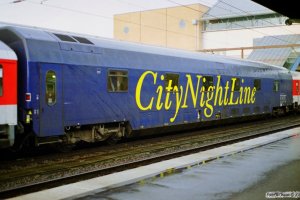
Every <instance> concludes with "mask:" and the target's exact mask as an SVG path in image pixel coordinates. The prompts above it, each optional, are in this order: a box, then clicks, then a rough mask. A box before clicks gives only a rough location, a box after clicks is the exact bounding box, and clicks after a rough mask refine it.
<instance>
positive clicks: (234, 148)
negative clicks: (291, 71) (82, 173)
mask: <svg viewBox="0 0 300 200" xmlns="http://www.w3.org/2000/svg"><path fill="white" fill-rule="evenodd" d="M299 133H300V128H294V129H290V130H286V131H282V132H278V133H274V134H272V135H267V136H263V137H259V138H255V139H251V140H247V141H244V142H239V143H236V144H232V145H228V146H223V147H219V148H216V149H211V150H207V151H203V152H199V153H196V154H191V155H187V156H183V157H179V158H175V159H171V160H166V161H163V162H159V163H154V164H150V165H147V166H143V167H138V168H134V169H130V170H126V171H122V172H118V173H114V174H110V175H106V176H102V177H97V178H93V179H90V180H86V181H81V182H77V183H73V184H69V185H64V186H60V187H56V188H52V189H48V190H44V191H40V192H35V193H31V194H27V195H23V196H19V197H15V198H12V199H22V200H27V199H28V200H29V199H30V200H32V199H41V200H43V199H45V200H48V199H49V200H53V199H76V198H80V197H84V196H90V197H91V199H94V198H93V195H94V194H95V193H98V194H99V195H102V194H103V192H104V191H107V190H110V189H112V188H117V187H121V186H126V185H129V184H133V183H140V185H141V184H142V185H143V184H144V183H147V184H148V181H149V180H150V179H151V178H153V177H160V176H164V175H166V174H169V172H170V171H174V169H186V168H190V166H197V165H199V167H200V168H201V167H202V168H201V170H204V171H201V170H200V172H199V173H201V174H203V173H204V172H205V168H206V170H210V171H211V172H212V173H211V174H210V173H209V174H206V176H207V179H208V178H209V177H210V175H212V176H213V175H218V176H219V177H223V178H224V179H222V180H228V183H226V182H222V181H220V182H214V183H215V184H216V185H212V184H213V183H210V184H209V182H205V183H204V185H203V186H201V187H199V188H198V187H197V186H196V185H193V184H192V183H189V185H186V184H184V185H183V188H184V187H189V188H190V187H197V191H202V190H204V189H205V191H210V192H209V194H212V193H213V194H221V193H222V191H218V189H217V190H209V188H210V187H209V186H211V187H213V188H222V187H221V186H222V185H224V184H225V185H228V184H231V185H233V187H237V188H238V186H240V185H241V183H239V182H238V181H237V180H236V179H238V178H239V177H243V176H242V174H238V175H231V176H230V174H229V172H226V170H225V172H224V173H222V174H219V173H218V171H219V170H218V169H217V168H216V169H214V167H216V166H214V165H212V164H213V163H214V162H216V161H219V162H220V161H222V160H223V161H224V160H226V159H228V158H230V157H233V156H238V155H244V154H247V153H251V152H253V151H254V150H251V151H247V150H249V149H253V148H256V147H259V146H263V145H266V144H269V143H273V142H275V141H280V140H282V139H284V138H289V137H292V136H294V137H296V136H297V135H298V134H299ZM296 138H297V137H296ZM299 141H300V140H299ZM299 146H300V142H299V143H298V149H297V148H295V149H294V151H295V153H293V151H292V152H291V155H294V154H295V155H296V156H297V155H298V156H300V150H299V149H300V148H299ZM245 151H246V152H245ZM240 152H242V153H240ZM279 152H281V151H279ZM285 153H287V152H285ZM297 153H299V154H297ZM280 155H281V154H280ZM224 156H225V157H224ZM219 157H224V158H222V159H217V160H215V161H212V162H210V163H208V164H205V163H207V161H208V160H211V159H215V158H219ZM281 157H283V158H284V157H285V154H282V155H281ZM266 158H267V157H266ZM261 162H262V161H261V160H260V161H259V160H255V159H254V160H252V161H251V160H250V161H249V162H247V163H248V164H247V166H245V168H244V169H247V170H248V171H246V173H244V176H248V178H249V179H250V182H251V181H252V182H253V181H256V180H258V179H259V178H260V174H259V173H258V174H257V173H255V172H254V171H253V172H252V171H251V170H252V169H255V168H257V167H259V166H260V165H261ZM276 162H277V161H274V162H272V161H268V162H265V163H269V164H268V165H262V166H265V167H266V169H269V168H270V167H272V166H276ZM223 164H224V163H223ZM223 164H222V165H223ZM225 164H226V161H225ZM225 166H226V165H225ZM197 167H198V166H197ZM203 167H205V168H203ZM192 168H196V167H192ZM200 168H199V169H200ZM231 168H232V167H231ZM236 170H237V169H236ZM262 171H264V170H262ZM176 176H177V174H174V175H172V176H168V177H165V178H163V179H161V181H163V180H168V178H171V179H172V178H173V179H174V180H171V181H170V182H171V183H174V184H180V182H178V181H180V180H181V179H180V178H179V179H178V177H177V178H176ZM192 176H193V175H192ZM158 179H159V178H158ZM195 180H196V179H195ZM233 180H234V181H233ZM242 182H243V181H242ZM147 184H145V185H147ZM133 185H134V184H133ZM150 185H151V184H150ZM138 187H139V186H138ZM142 187H145V186H142ZM175 188H176V187H175ZM201 188H202V189H201ZM180 189H182V188H178V191H180ZM141 191H143V190H141ZM220 192H221V193H220ZM129 193H130V198H129V197H128V196H127V198H125V197H126V194H125V196H123V197H122V198H113V199H141V198H142V197H143V198H142V199H161V198H163V197H161V198H160V196H157V198H156V197H155V196H153V195H154V194H155V193H156V194H161V193H160V192H157V191H156V192H154V194H149V195H150V196H148V195H147V194H148V193H143V192H141V193H135V192H129ZM163 193H166V194H169V195H171V196H170V197H169V198H173V199H174V198H175V199H180V198H179V197H180V195H179V194H178V195H179V196H178V195H176V196H174V195H175V194H177V193H176V190H175V192H170V191H168V192H166V191H163ZM118 194H119V195H121V193H118ZM109 195H110V194H109ZM134 195H137V196H136V198H134V197H135V196H134ZM141 195H142V196H141ZM119 197H120V196H119ZM147 197H149V198H147ZM176 197H178V198H176ZM198 197H199V196H198ZM100 198H101V197H100ZM194 198H195V197H194ZM95 199H98V198H95ZM104 199H106V198H104ZM164 199H168V196H165V198H164ZM185 199H186V198H185ZM191 199H193V198H191ZM198 199H199V198H198ZM208 199H209V198H208ZM212 199H214V198H212ZM216 199H218V198H216Z"/></svg>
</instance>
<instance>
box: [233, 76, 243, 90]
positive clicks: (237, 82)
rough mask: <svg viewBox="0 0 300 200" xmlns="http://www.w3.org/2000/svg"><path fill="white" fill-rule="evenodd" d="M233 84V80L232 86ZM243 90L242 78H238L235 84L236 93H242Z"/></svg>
mask: <svg viewBox="0 0 300 200" xmlns="http://www.w3.org/2000/svg"><path fill="white" fill-rule="evenodd" d="M232 83H233V80H232V79H231V85H232ZM240 88H241V79H240V78H236V80H235V84H234V91H240Z"/></svg>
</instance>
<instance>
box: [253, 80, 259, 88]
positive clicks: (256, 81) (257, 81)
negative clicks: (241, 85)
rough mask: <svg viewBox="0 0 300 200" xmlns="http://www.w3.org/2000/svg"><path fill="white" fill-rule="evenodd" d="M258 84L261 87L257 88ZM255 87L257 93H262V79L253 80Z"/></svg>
mask: <svg viewBox="0 0 300 200" xmlns="http://www.w3.org/2000/svg"><path fill="white" fill-rule="evenodd" d="M256 83H259V87H256ZM253 87H255V88H256V91H260V90H261V79H254V80H253Z"/></svg>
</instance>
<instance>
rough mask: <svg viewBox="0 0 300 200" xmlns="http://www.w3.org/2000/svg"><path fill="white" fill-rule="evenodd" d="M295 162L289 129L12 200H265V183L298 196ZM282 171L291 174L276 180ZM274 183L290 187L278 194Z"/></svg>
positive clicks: (297, 142) (297, 137)
mask: <svg viewBox="0 0 300 200" xmlns="http://www.w3.org/2000/svg"><path fill="white" fill-rule="evenodd" d="M287 138H288V139H287ZM284 139H285V140H284ZM257 147H260V148H257ZM249 150H251V151H249ZM299 158H300V128H294V129H290V130H286V131H282V132H278V133H274V134H271V135H267V136H263V137H259V138H255V139H251V140H247V141H244V142H239V143H236V144H232V145H228V146H223V147H219V148H215V149H211V150H207V151H203V152H199V153H196V154H191V155H187V156H183V157H179V158H175V159H171V160H166V161H163V162H159V163H154V164H151V165H147V166H142V167H138V168H135V169H131V170H126V171H122V172H118V173H114V174H110V175H106V176H102V177H97V178H93V179H90V180H86V181H81V182H78V183H73V184H69V185H64V186H60V187H56V188H53V189H49V190H44V191H40V192H35V193H32V194H27V195H23V196H19V197H15V198H12V199H22V200H26V199H30V200H32V199H45V200H48V199H49V200H50V199H51V200H53V199H174V200H175V199H249V198H250V197H251V198H250V199H265V192H272V191H273V190H272V191H268V190H269V188H270V187H266V188H263V186H268V185H270V184H271V185H272V184H274V182H272V181H271V183H269V182H268V181H270V180H271V179H274V180H277V182H278V183H275V185H279V189H276V191H282V190H283V191H284V192H285V191H297V190H298V191H299V192H300V177H299V174H300V173H299V171H300V170H299V169H300V163H299V162H300V161H299ZM209 161H211V162H209ZM282 167H283V168H287V169H289V170H288V171H290V172H293V173H296V174H294V175H290V174H289V175H285V176H279V178H278V176H277V175H278V174H277V173H278V172H279V171H280V170H282ZM291 169H292V171H291ZM293 170H296V171H295V172H294V171H293ZM297 170H298V175H297ZM297 176H298V178H297ZM285 177H290V178H292V179H293V180H294V181H292V180H285V179H284V178H285ZM294 178H295V179H294ZM280 182H281V184H285V185H286V184H291V185H288V187H287V188H281V189H280V184H279V183H280ZM257 184H261V186H259V187H255V186H256V185H257ZM275 188H276V187H274V190H275ZM298 188H299V189H298ZM249 191H251V193H253V194H256V195H257V196H256V197H257V198H255V196H252V194H249ZM249 195H251V196H249Z"/></svg>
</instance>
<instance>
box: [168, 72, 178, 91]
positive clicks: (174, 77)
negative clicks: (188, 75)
mask: <svg viewBox="0 0 300 200" xmlns="http://www.w3.org/2000/svg"><path fill="white" fill-rule="evenodd" d="M170 81H172V82H171V87H172V88H171V90H167V87H168V86H169V83H170ZM178 82H179V75H178V74H166V77H165V89H166V91H167V92H174V86H176V87H177V89H178Z"/></svg>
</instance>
